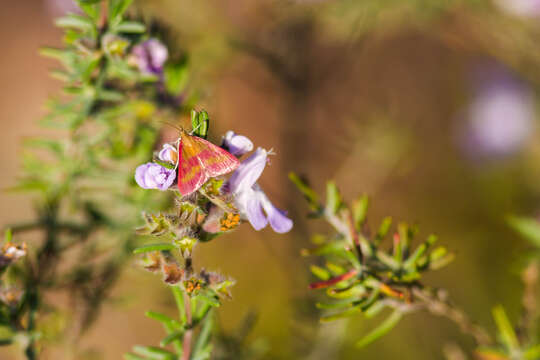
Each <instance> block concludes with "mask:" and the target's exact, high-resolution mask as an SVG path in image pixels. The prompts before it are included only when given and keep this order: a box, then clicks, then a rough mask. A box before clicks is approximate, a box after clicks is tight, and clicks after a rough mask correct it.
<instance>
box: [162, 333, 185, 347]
mask: <svg viewBox="0 0 540 360" xmlns="http://www.w3.org/2000/svg"><path fill="white" fill-rule="evenodd" d="M183 337H184V330H180V331H174V332H172V333H170V334H169V335H167V336H166V337H164V338H163V340H161V342H160V343H159V345H161V346H167V345H169V344H170V343H172V342H173V341H176V340H182V339H183Z"/></svg>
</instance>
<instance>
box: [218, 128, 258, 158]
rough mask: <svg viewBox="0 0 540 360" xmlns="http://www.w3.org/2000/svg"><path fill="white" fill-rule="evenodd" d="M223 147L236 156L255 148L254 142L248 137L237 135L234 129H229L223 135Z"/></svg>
mask: <svg viewBox="0 0 540 360" xmlns="http://www.w3.org/2000/svg"><path fill="white" fill-rule="evenodd" d="M221 147H222V148H224V149H225V150H227V151H228V152H230V153H231V154H233V155H234V156H242V155H244V154H245V153H248V152H250V151H251V150H253V143H252V142H251V140H249V139H248V138H247V137H245V136H242V135H237V134H235V133H234V131H232V130H229V131H227V132H226V133H225V136H224V137H223V143H222V145H221Z"/></svg>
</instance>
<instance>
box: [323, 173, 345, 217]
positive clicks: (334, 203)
mask: <svg viewBox="0 0 540 360" xmlns="http://www.w3.org/2000/svg"><path fill="white" fill-rule="evenodd" d="M342 205H343V200H342V198H341V194H340V193H339V190H338V188H337V186H336V183H335V182H333V181H329V182H327V183H326V212H327V213H328V214H330V215H334V214H336V213H337V212H338V211H339V209H340V208H341V206H342Z"/></svg>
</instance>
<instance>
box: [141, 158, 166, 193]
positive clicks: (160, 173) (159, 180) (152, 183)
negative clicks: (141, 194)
mask: <svg viewBox="0 0 540 360" xmlns="http://www.w3.org/2000/svg"><path fill="white" fill-rule="evenodd" d="M175 178H176V171H175V170H174V169H166V168H164V167H163V166H161V165H159V164H156V163H146V164H143V165H140V166H139V167H137V170H135V181H136V182H137V184H138V185H139V186H140V187H142V188H143V189H158V190H161V191H165V190H167V189H168V188H169V187H171V185H172V184H173V182H174V179H175Z"/></svg>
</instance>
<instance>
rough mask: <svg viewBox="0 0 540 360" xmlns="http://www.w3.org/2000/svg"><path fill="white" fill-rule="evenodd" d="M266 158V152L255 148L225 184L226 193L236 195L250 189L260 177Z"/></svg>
mask: <svg viewBox="0 0 540 360" xmlns="http://www.w3.org/2000/svg"><path fill="white" fill-rule="evenodd" d="M267 157H268V152H267V151H266V150H265V149H263V148H257V150H255V152H254V153H253V154H252V155H251V156H250V157H248V158H247V159H246V160H244V161H242V163H241V164H240V166H238V169H236V171H235V172H234V173H233V174H232V175H231V177H230V178H229V181H228V182H227V188H228V191H229V192H231V193H233V194H236V193H241V192H243V191H247V190H249V189H251V188H252V187H253V185H255V183H256V182H257V180H258V179H259V177H261V174H262V172H263V170H264V167H265V166H266V160H267Z"/></svg>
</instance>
